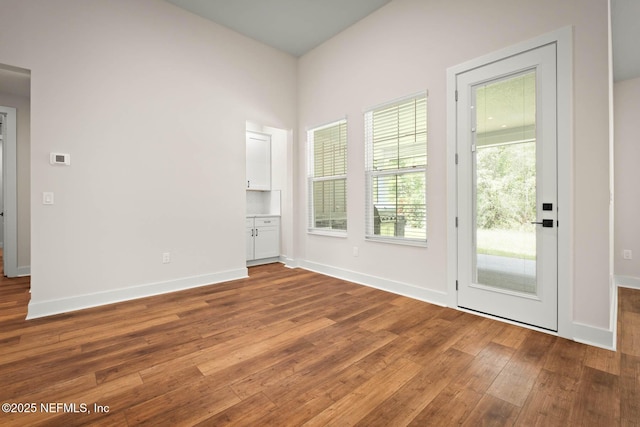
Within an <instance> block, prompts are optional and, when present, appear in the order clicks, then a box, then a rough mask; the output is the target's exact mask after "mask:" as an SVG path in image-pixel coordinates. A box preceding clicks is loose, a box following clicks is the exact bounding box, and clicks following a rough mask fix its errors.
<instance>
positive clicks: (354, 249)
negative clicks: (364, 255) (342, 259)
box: [353, 246, 360, 256]
mask: <svg viewBox="0 0 640 427" xmlns="http://www.w3.org/2000/svg"><path fill="white" fill-rule="evenodd" d="M359 254H360V250H359V249H358V247H357V246H354V247H353V256H358V255H359Z"/></svg>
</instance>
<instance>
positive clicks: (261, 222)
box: [256, 217, 280, 227]
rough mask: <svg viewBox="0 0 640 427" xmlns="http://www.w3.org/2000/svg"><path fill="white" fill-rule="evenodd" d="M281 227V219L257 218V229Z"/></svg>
mask: <svg viewBox="0 0 640 427" xmlns="http://www.w3.org/2000/svg"><path fill="white" fill-rule="evenodd" d="M273 225H280V218H277V217H267V218H256V227H266V226H273Z"/></svg>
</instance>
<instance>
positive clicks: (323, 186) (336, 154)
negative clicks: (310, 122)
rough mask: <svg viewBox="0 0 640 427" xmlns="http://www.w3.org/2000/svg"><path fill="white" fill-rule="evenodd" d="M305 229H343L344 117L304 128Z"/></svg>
mask: <svg viewBox="0 0 640 427" xmlns="http://www.w3.org/2000/svg"><path fill="white" fill-rule="evenodd" d="M307 141H308V153H309V162H308V164H309V166H308V186H309V188H308V197H309V231H310V232H314V231H316V232H323V231H325V232H331V233H337V234H345V233H346V231H347V121H346V120H340V121H338V122H334V123H331V124H328V125H325V126H322V127H318V128H315V129H311V130H309V131H308V132H307Z"/></svg>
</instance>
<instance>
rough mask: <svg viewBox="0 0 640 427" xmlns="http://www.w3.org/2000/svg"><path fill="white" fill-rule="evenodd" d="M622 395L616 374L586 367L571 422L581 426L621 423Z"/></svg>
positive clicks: (581, 378)
mask: <svg viewBox="0 0 640 427" xmlns="http://www.w3.org/2000/svg"><path fill="white" fill-rule="evenodd" d="M620 396H621V395H620V387H619V378H618V377H617V376H616V375H612V374H609V373H607V372H603V371H599V370H597V369H592V368H589V367H584V368H583V369H582V375H581V377H580V383H579V387H578V392H577V396H576V400H575V404H574V406H573V407H572V412H571V418H570V419H569V423H570V424H571V425H579V426H603V425H619V424H620Z"/></svg>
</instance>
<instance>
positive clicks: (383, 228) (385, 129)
mask: <svg viewBox="0 0 640 427" xmlns="http://www.w3.org/2000/svg"><path fill="white" fill-rule="evenodd" d="M364 119H365V144H366V165H365V170H366V204H367V206H366V210H365V212H366V219H365V223H366V237H367V238H369V239H380V240H386V241H396V242H398V243H413V244H426V241H427V203H426V171H427V95H426V93H422V94H420V95H418V96H412V97H410V98H405V99H402V100H400V101H396V102H393V103H390V104H386V105H383V106H381V107H376V108H374V109H372V110H369V111H367V112H365V116H364Z"/></svg>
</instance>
